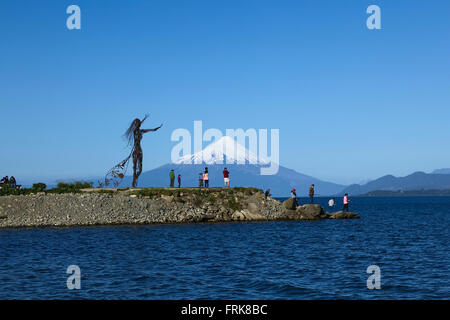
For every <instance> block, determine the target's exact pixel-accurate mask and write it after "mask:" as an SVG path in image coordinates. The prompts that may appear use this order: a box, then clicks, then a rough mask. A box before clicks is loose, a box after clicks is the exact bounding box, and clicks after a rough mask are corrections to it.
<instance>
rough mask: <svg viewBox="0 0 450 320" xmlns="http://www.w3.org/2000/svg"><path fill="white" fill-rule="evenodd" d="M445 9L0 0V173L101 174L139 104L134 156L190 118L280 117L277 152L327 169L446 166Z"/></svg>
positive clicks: (318, 170) (263, 121) (433, 5)
mask: <svg viewBox="0 0 450 320" xmlns="http://www.w3.org/2000/svg"><path fill="white" fill-rule="evenodd" d="M71 4H76V5H78V6H80V8H81V17H82V29H81V30H68V29H67V28H66V18H67V17H68V15H67V14H66V8H67V6H69V5H71ZM370 4H377V5H379V6H380V8H381V19H382V21H381V24H382V30H368V29H367V28H366V19H367V17H368V15H367V14H366V8H367V7H368V6H369V5H370ZM449 14H450V2H449V1H447V0H442V1H430V2H428V1H359V0H354V1H261V0H259V1H250V0H241V1H217V0H208V1H200V0H184V1H175V0H173V1H162V0H161V1H136V0H135V1H78V0H72V1H61V0H58V1H57V0H54V1H47V0H46V1H20V0H15V1H10V0H8V1H5V0H3V1H1V2H0V37H1V41H0V52H1V53H0V54H1V59H0V116H1V122H2V139H1V148H0V159H1V160H0V174H1V175H6V174H9V175H15V176H16V177H17V178H18V180H20V179H21V178H22V179H43V178H57V177H58V178H61V177H63V178H64V177H79V176H89V175H103V174H104V173H105V172H106V171H107V169H109V168H110V167H112V166H113V165H114V164H115V163H117V162H118V161H120V160H121V159H122V158H124V157H125V156H126V155H127V152H128V150H127V149H126V148H125V145H126V143H125V141H124V140H123V139H122V134H123V133H124V131H125V130H126V128H127V126H128V125H129V123H130V121H131V120H132V119H133V118H135V117H142V116H143V115H144V114H145V113H148V114H150V119H149V120H147V123H146V125H147V127H153V126H156V125H159V124H160V123H164V127H163V129H161V131H158V132H157V133H156V134H147V135H146V136H145V137H144V140H143V143H142V146H143V149H144V170H149V169H152V168H155V167H157V166H159V165H162V164H165V163H168V162H169V161H170V151H171V149H172V147H173V146H174V145H175V143H174V142H171V141H170V135H171V133H172V131H173V130H174V129H176V128H187V129H189V130H192V129H193V121H194V120H202V121H203V126H204V128H205V129H206V128H218V129H220V130H222V131H223V132H225V129H226V128H244V129H247V128H256V129H259V128H268V129H271V128H277V129H280V163H281V164H282V165H284V166H287V167H290V168H293V169H296V170H297V171H299V172H302V173H305V174H309V175H312V176H315V177H318V178H322V179H325V180H329V181H334V182H339V183H351V182H358V181H360V180H364V179H367V178H377V177H379V176H382V175H384V174H394V175H406V174H409V173H412V172H414V171H417V170H421V171H431V170H433V169H437V168H442V167H450V148H449V141H450V130H449V118H450V108H449V107H450V60H449V56H450V41H449V40H450V20H449V19H448V17H449Z"/></svg>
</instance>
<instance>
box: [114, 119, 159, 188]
mask: <svg viewBox="0 0 450 320" xmlns="http://www.w3.org/2000/svg"><path fill="white" fill-rule="evenodd" d="M147 117H148V116H147V115H146V116H145V117H144V119H142V120H140V119H138V118H136V119H134V120H133V122H131V125H130V127H129V128H128V130H127V131H126V132H125V135H124V136H125V138H126V139H127V141H128V145H129V146H132V149H131V153H130V155H129V156H128V157H127V158H126V159H125V160H123V161H122V162H120V163H119V164H117V165H116V166H114V168H112V169H111V170H109V171H108V173H107V174H106V177H105V186H108V185H109V184H110V183H111V182H112V183H113V185H114V186H115V187H117V186H118V185H119V183H120V181H121V179H123V178H124V176H125V173H126V171H127V168H128V162H129V160H130V158H132V159H133V183H132V187H133V188H136V186H137V181H138V178H139V175H140V174H141V172H142V158H143V153H142V148H141V140H142V135H143V134H144V133H147V132H154V131H156V130H158V129H159V128H161V127H162V124H161V125H160V126H159V127H157V128H153V129H141V125H142V123H144V121H145V120H146V119H147Z"/></svg>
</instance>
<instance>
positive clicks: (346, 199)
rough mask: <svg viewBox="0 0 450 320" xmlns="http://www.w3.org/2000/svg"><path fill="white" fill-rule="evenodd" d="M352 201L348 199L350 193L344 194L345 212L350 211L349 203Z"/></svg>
mask: <svg viewBox="0 0 450 320" xmlns="http://www.w3.org/2000/svg"><path fill="white" fill-rule="evenodd" d="M349 202H350V200H348V194H347V193H346V194H344V208H343V209H342V211H343V212H345V211H347V212H348V203H349Z"/></svg>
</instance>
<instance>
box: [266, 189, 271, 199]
mask: <svg viewBox="0 0 450 320" xmlns="http://www.w3.org/2000/svg"><path fill="white" fill-rule="evenodd" d="M264 196H265V198H266V200H267V198H269V197H270V196H271V194H270V189H267V190H266V192H265V193H264Z"/></svg>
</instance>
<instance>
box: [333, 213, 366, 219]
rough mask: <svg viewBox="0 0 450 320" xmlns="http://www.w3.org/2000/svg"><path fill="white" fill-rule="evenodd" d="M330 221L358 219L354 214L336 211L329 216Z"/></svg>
mask: <svg viewBox="0 0 450 320" xmlns="http://www.w3.org/2000/svg"><path fill="white" fill-rule="evenodd" d="M329 217H330V219H359V216H358V214H357V213H355V212H344V211H338V212H333V213H330V214H329Z"/></svg>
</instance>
